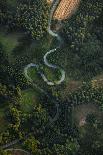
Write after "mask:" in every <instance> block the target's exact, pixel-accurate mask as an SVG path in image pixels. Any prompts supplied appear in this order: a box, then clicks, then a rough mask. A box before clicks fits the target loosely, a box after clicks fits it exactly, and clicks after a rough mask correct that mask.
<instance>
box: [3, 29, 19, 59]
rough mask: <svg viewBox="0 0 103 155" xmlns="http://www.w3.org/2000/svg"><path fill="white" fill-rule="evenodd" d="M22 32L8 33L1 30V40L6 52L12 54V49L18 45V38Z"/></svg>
mask: <svg viewBox="0 0 103 155" xmlns="http://www.w3.org/2000/svg"><path fill="white" fill-rule="evenodd" d="M20 36H21V34H18V33H10V34H6V33H5V32H4V31H2V32H0V42H1V43H2V44H3V46H4V47H5V51H6V52H7V53H6V54H7V55H8V56H9V58H10V56H11V53H12V50H13V49H14V48H15V47H16V46H17V45H18V39H19V38H20Z"/></svg>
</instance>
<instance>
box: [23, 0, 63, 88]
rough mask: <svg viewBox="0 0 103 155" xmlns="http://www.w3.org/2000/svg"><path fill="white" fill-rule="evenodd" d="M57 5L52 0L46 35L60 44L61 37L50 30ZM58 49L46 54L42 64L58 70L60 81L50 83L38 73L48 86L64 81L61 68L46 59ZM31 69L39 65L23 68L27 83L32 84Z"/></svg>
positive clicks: (56, 2)
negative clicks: (29, 73)
mask: <svg viewBox="0 0 103 155" xmlns="http://www.w3.org/2000/svg"><path fill="white" fill-rule="evenodd" d="M58 4H59V0H56V1H55V0H54V1H53V6H52V8H51V11H50V17H49V21H48V33H49V34H50V35H51V36H53V37H56V38H57V40H58V41H59V42H60V44H61V40H62V39H61V37H60V36H59V34H58V33H55V32H53V31H52V30H51V23H52V17H53V14H54V11H55V9H56V7H57V5H58ZM58 48H59V47H57V48H55V49H52V50H50V51H48V52H47V53H46V54H45V55H44V58H43V59H44V64H45V65H46V66H47V67H50V68H53V69H58V70H59V71H60V73H61V77H60V79H59V80H58V81H55V82H52V81H49V80H48V79H47V77H46V76H45V75H44V74H43V73H42V72H39V73H40V75H41V77H42V79H43V80H44V82H46V83H47V84H48V85H50V86H53V85H59V84H61V83H62V82H63V81H64V80H65V71H64V70H63V69H62V68H61V67H59V66H57V65H54V64H51V63H49V61H48V59H47V57H48V56H49V55H50V54H52V53H54V52H56V51H57V49H58ZM31 67H35V68H37V69H39V65H38V64H34V63H30V64H28V65H27V66H26V67H25V68H24V75H25V77H26V79H27V80H28V81H29V82H31V83H32V82H33V80H32V78H31V77H30V76H29V75H28V69H30V68H31Z"/></svg>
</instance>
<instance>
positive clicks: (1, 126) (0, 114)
mask: <svg viewBox="0 0 103 155" xmlns="http://www.w3.org/2000/svg"><path fill="white" fill-rule="evenodd" d="M6 127H7V121H6V120H5V112H4V108H0V133H1V132H3V131H5V130H6Z"/></svg>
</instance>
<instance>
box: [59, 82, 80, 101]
mask: <svg viewBox="0 0 103 155" xmlns="http://www.w3.org/2000/svg"><path fill="white" fill-rule="evenodd" d="M81 86H82V82H81V81H75V80H69V81H68V82H66V86H65V88H64V89H63V91H62V97H63V98H64V99H65V98H68V95H69V93H72V92H74V91H76V90H78V89H79V88H80V87H81Z"/></svg>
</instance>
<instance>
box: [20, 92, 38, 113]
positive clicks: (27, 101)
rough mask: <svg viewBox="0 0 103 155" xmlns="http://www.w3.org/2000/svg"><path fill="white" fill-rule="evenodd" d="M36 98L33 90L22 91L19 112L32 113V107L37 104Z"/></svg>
mask: <svg viewBox="0 0 103 155" xmlns="http://www.w3.org/2000/svg"><path fill="white" fill-rule="evenodd" d="M37 96H38V94H37V93H36V92H35V91H34V90H33V89H28V90H25V91H22V98H21V110H22V111H23V112H25V113H30V112H32V109H33V105H34V104H35V103H37V102H38V99H37Z"/></svg>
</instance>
